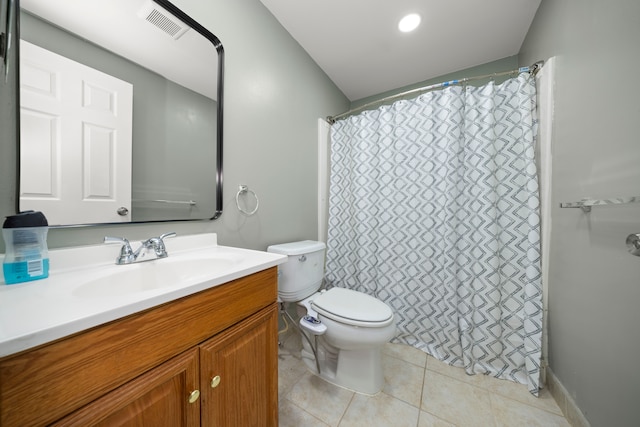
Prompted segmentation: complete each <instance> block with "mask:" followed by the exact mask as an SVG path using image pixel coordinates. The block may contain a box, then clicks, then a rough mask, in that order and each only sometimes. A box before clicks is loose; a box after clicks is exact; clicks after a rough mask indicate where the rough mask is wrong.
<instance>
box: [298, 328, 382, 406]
mask: <svg viewBox="0 0 640 427" xmlns="http://www.w3.org/2000/svg"><path fill="white" fill-rule="evenodd" d="M310 338H311V339H312V341H313V337H310ZM305 341H306V340H303V348H302V352H301V353H302V360H303V361H304V363H305V364H306V365H307V368H308V369H309V370H310V371H311V372H313V373H314V374H316V375H318V376H319V377H320V378H322V379H324V380H325V381H327V382H329V383H331V384H335V385H337V386H340V387H343V388H346V389H349V390H351V391H355V392H356V393H361V394H366V395H370V396H371V395H375V394H377V393H379V392H380V391H381V390H382V386H383V385H384V376H383V374H382V356H381V349H380V348H379V347H376V348H370V349H359V350H338V349H337V348H335V347H333V346H331V345H329V344H328V343H327V342H326V341H325V340H324V338H323V337H318V341H317V342H318V346H317V353H318V361H319V364H320V373H318V370H317V367H316V360H315V357H314V355H313V352H312V351H311V349H310V348H309V344H308V343H306V342H305Z"/></svg>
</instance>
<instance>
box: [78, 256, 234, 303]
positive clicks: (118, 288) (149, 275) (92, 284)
mask: <svg viewBox="0 0 640 427" xmlns="http://www.w3.org/2000/svg"><path fill="white" fill-rule="evenodd" d="M240 261H241V258H240V257H239V256H237V255H236V256H235V257H232V256H229V255H227V256H220V255H218V256H214V255H211V256H197V255H196V256H192V257H191V256H184V255H183V256H176V257H171V256H170V257H168V258H162V259H155V260H152V261H144V262H138V263H134V264H128V265H119V266H115V267H114V268H113V269H111V272H109V273H108V274H106V275H105V276H103V277H100V278H97V279H93V280H89V281H87V282H86V283H84V284H82V285H80V286H78V287H77V288H76V289H74V290H73V291H72V292H73V295H75V296H78V297H83V298H105V297H114V296H122V295H127V294H133V293H138V292H147V291H156V290H158V289H161V288H167V287H173V288H179V287H182V286H184V285H185V282H187V281H194V280H198V279H203V280H206V279H207V278H208V277H211V276H213V275H215V274H216V273H220V272H224V271H227V270H228V269H229V268H231V267H233V265H234V264H238V263H240Z"/></svg>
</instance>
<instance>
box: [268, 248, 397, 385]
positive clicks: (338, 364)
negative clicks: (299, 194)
mask: <svg viewBox="0 0 640 427" xmlns="http://www.w3.org/2000/svg"><path fill="white" fill-rule="evenodd" d="M267 251H268V252H274V253H278V254H283V255H287V256H288V257H289V259H288V261H287V262H286V263H284V264H281V265H280V266H279V267H278V296H279V297H280V299H281V300H282V301H283V302H285V303H287V302H296V303H298V306H299V309H298V311H299V313H300V314H301V319H300V327H301V328H300V329H301V330H302V331H303V334H304V337H303V338H304V339H303V340H302V344H303V349H302V357H303V360H304V362H305V363H306V365H307V367H308V368H309V369H310V370H311V371H313V372H315V373H316V374H318V375H320V376H321V377H322V378H324V379H325V380H327V381H329V382H330V383H333V384H336V385H339V386H342V387H345V388H348V389H350V390H353V391H356V392H359V393H364V394H376V393H378V392H379V391H380V390H381V389H382V385H383V375H382V363H381V355H380V352H381V349H382V346H383V345H384V344H385V343H387V342H389V340H391V338H393V337H394V335H395V332H396V324H395V321H394V316H393V312H392V311H391V308H389V306H388V305H387V304H385V303H384V302H382V301H380V300H378V299H377V298H374V297H372V296H370V295H367V294H364V293H362V292H357V291H353V290H350V289H344V288H331V289H329V290H328V291H321V292H318V289H320V286H321V285H322V278H323V276H324V253H325V245H324V243H322V242H315V241H312V240H305V241H301V242H292V243H284V244H280V245H272V246H269V247H268V248H267ZM316 355H317V357H316ZM318 370H319V372H318Z"/></svg>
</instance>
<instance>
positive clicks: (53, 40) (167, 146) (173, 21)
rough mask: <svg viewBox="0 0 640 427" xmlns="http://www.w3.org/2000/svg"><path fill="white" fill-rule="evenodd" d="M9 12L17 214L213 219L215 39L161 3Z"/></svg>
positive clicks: (95, 220)
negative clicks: (15, 26) (16, 121)
mask: <svg viewBox="0 0 640 427" xmlns="http://www.w3.org/2000/svg"><path fill="white" fill-rule="evenodd" d="M19 5H20V25H19V29H20V34H19V36H20V48H19V55H20V61H19V62H20V64H19V66H20V74H19V75H20V79H19V81H20V96H19V98H20V101H19V102H20V142H19V144H20V146H19V152H20V156H19V157H20V164H19V171H20V172H19V174H20V176H19V183H20V184H19V197H18V198H19V206H18V210H20V211H23V210H27V209H33V210H39V211H42V212H43V213H44V214H45V216H46V217H47V218H48V220H49V224H50V225H77V224H104V223H127V222H134V223H140V222H149V221H172V220H202V219H215V218H217V217H218V216H219V215H220V214H221V212H222V89H223V87H222V83H223V61H224V51H223V48H222V44H221V43H220V41H219V40H218V39H217V37H216V36H214V35H213V34H212V33H210V32H209V31H208V30H206V29H205V28H204V27H202V26H201V25H200V24H198V23H197V22H195V21H194V20H193V19H191V18H190V17H189V16H187V15H186V14H184V13H183V12H182V11H180V10H179V9H178V8H176V7H175V6H174V5H173V4H171V3H170V2H168V1H166V0H20V2H19Z"/></svg>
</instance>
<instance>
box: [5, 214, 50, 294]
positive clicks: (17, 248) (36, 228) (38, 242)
mask: <svg viewBox="0 0 640 427" xmlns="http://www.w3.org/2000/svg"><path fill="white" fill-rule="evenodd" d="M48 225H49V224H48V223H47V218H45V216H44V215H43V214H42V212H37V211H24V212H20V213H19V214H17V215H11V216H8V217H6V220H5V221H4V224H3V226H2V236H3V237H4V242H5V248H6V253H5V256H4V262H3V263H2V272H3V273H4V282H5V283H6V284H7V285H11V284H14V283H22V282H28V281H31V280H37V279H44V278H45V277H49V252H48V250H47V231H48V229H49V228H48Z"/></svg>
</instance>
